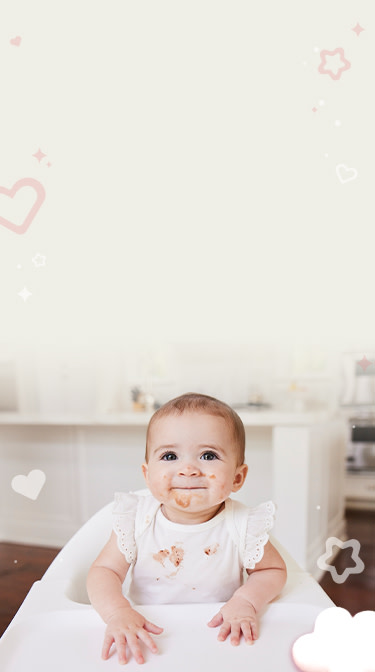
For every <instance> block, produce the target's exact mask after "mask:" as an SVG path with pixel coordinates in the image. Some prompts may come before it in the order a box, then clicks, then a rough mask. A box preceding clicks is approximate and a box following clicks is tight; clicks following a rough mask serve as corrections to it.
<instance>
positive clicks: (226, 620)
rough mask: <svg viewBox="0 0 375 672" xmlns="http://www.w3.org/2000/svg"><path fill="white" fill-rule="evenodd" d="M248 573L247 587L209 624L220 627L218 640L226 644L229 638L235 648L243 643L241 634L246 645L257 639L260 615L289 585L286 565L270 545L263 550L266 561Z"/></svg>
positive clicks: (234, 596)
mask: <svg viewBox="0 0 375 672" xmlns="http://www.w3.org/2000/svg"><path fill="white" fill-rule="evenodd" d="M247 573H248V574H249V578H248V579H247V581H246V583H244V584H243V585H242V586H241V587H240V588H238V589H237V590H236V591H235V593H234V594H233V596H232V597H231V599H230V600H228V602H227V603H226V604H224V606H223V607H222V608H221V609H220V611H219V612H218V613H217V614H216V615H215V616H214V617H213V618H212V619H211V621H210V622H209V623H208V625H209V626H210V627H216V626H218V625H220V626H221V628H220V630H219V634H218V639H219V640H220V641H224V640H225V639H226V638H227V637H228V635H229V634H230V641H231V643H232V644H234V645H235V646H236V645H237V644H239V642H240V636H241V632H242V634H243V636H244V638H245V641H246V643H247V644H252V643H253V641H254V640H255V639H257V638H258V617H257V614H258V612H259V611H260V610H261V609H262V608H263V607H264V606H265V605H266V604H268V602H270V601H271V600H273V598H274V597H276V596H277V595H278V594H279V593H280V592H281V590H282V588H283V586H284V585H285V581H286V566H285V562H284V560H283V559H282V557H281V555H280V553H279V552H278V551H277V550H276V548H275V547H274V546H272V544H271V542H268V543H267V544H266V546H265V547H264V555H263V558H262V559H261V560H260V561H259V562H258V563H257V564H256V565H255V568H254V569H251V570H247Z"/></svg>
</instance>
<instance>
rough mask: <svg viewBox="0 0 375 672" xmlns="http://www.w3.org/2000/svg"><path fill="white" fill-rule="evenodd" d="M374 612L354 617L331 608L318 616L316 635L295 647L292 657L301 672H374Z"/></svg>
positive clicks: (337, 608)
mask: <svg viewBox="0 0 375 672" xmlns="http://www.w3.org/2000/svg"><path fill="white" fill-rule="evenodd" d="M374 639H375V611H360V612H359V613H358V614H356V615H355V616H351V615H350V613H349V612H348V611H347V610H346V609H342V608H341V607H330V608H329V609H324V611H322V612H321V613H320V614H318V616H317V618H316V620H315V627H314V632H312V633H310V634H308V635H302V637H299V638H298V639H297V640H296V641H295V642H294V644H293V648H292V655H293V660H294V662H295V664H296V665H297V667H298V668H299V669H300V670H302V672H375V646H374Z"/></svg>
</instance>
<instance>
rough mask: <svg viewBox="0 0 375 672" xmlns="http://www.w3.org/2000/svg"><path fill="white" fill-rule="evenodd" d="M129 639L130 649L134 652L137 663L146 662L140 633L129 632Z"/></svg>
mask: <svg viewBox="0 0 375 672" xmlns="http://www.w3.org/2000/svg"><path fill="white" fill-rule="evenodd" d="M127 641H128V646H129V649H130V651H131V652H132V654H133V656H134V660H135V661H136V662H137V663H140V664H142V663H144V662H145V659H144V657H143V653H142V651H141V647H140V646H139V639H138V635H136V634H135V633H133V632H132V633H129V634H128V635H127ZM120 662H121V660H120ZM125 662H126V661H125Z"/></svg>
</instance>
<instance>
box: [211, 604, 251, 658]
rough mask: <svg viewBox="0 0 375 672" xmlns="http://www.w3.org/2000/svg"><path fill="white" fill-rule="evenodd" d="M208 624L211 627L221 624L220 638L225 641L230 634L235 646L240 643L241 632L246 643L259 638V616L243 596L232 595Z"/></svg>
mask: <svg viewBox="0 0 375 672" xmlns="http://www.w3.org/2000/svg"><path fill="white" fill-rule="evenodd" d="M207 625H209V626H210V628H216V627H217V626H218V625H221V628H220V630H219V634H218V637H217V638H218V640H219V641H221V642H223V641H224V640H225V639H226V638H227V637H228V635H229V634H230V642H231V644H233V645H234V646H238V644H239V643H240V637H241V632H242V634H243V636H244V638H245V642H246V644H253V643H254V640H255V639H258V617H257V615H256V612H255V609H254V607H253V605H252V604H251V603H250V602H249V601H248V600H246V599H245V598H243V597H237V596H236V597H232V598H231V599H230V600H229V601H228V602H227V603H226V604H224V606H223V607H221V609H220V611H219V612H218V613H217V614H215V616H214V617H213V618H212V619H211V620H210V622H209V623H207Z"/></svg>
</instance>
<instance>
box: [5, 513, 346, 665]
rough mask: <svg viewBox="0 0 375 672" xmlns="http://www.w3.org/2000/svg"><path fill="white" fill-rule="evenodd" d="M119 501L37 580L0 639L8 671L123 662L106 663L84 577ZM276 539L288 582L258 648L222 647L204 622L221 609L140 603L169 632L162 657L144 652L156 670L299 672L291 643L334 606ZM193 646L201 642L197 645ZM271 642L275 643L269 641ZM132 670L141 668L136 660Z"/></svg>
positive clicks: (162, 638) (268, 614) (269, 612)
mask: <svg viewBox="0 0 375 672" xmlns="http://www.w3.org/2000/svg"><path fill="white" fill-rule="evenodd" d="M112 507H113V503H112V502H110V503H109V504H107V505H106V506H104V507H103V508H102V509H100V510H99V511H98V512H97V513H95V514H94V515H93V516H92V517H91V518H90V519H89V520H88V521H87V522H86V523H85V524H84V525H83V526H82V527H81V528H80V529H79V530H78V531H77V532H76V534H75V535H74V536H73V537H72V538H71V539H70V541H68V543H67V544H66V545H65V546H64V548H62V550H61V551H60V553H59V554H58V555H57V556H56V558H55V559H54V561H53V562H52V564H51V565H50V567H49V568H48V569H47V571H46V573H45V574H44V576H43V577H42V579H41V580H40V581H36V582H35V583H34V584H33V586H32V588H31V590H30V592H29V593H28V595H27V597H26V599H25V601H24V603H23V604H22V606H21V607H20V609H19V611H18V612H17V614H16V616H15V617H14V619H13V621H12V622H11V624H10V625H9V627H8V629H7V630H6V632H5V633H4V635H3V637H2V638H1V640H0V669H1V670H2V672H23V671H24V669H25V668H26V666H27V668H28V669H38V672H50V670H51V669H52V667H53V670H54V672H66V670H68V669H71V670H73V671H75V670H78V669H79V670H80V672H85V671H86V670H87V672H88V671H89V670H90V672H96V671H97V670H106V671H107V670H108V671H110V670H112V669H115V668H116V670H118V662H117V657H116V656H115V655H113V656H112V657H111V658H110V659H109V660H108V661H102V660H101V658H100V652H101V645H102V639H103V634H104V629H105V625H104V623H103V622H102V621H101V619H100V617H99V616H98V615H97V613H96V612H95V611H94V609H93V608H92V607H91V605H90V604H89V600H88V596H87V591H86V576H87V572H88V570H89V567H90V566H91V564H92V562H93V561H94V560H95V558H96V557H97V555H98V554H99V552H100V550H101V549H102V547H103V546H104V544H105V543H106V541H107V540H108V539H109V536H110V533H111V529H112V520H111V512H112ZM270 540H271V541H272V543H273V544H274V545H275V546H276V548H277V549H278V550H279V552H280V553H281V555H282V556H283V558H284V560H285V562H286V565H287V570H288V580H287V583H286V585H285V587H284V589H283V591H282V593H281V594H280V595H279V597H278V598H277V599H276V600H274V601H273V602H272V603H271V604H270V605H268V606H267V607H266V608H265V610H264V612H263V614H262V616H261V621H260V637H259V639H258V640H257V641H256V642H255V643H254V645H253V646H251V647H249V646H245V645H240V646H238V647H233V646H231V645H230V643H229V642H228V641H227V642H223V643H219V642H217V639H216V638H217V630H216V629H213V628H208V627H207V626H206V623H207V622H208V621H209V620H210V618H211V617H212V616H213V615H214V614H215V613H216V612H217V611H218V609H219V608H220V606H221V605H220V604H185V605H142V606H141V607H140V611H141V612H142V613H143V614H144V615H145V616H146V618H148V619H149V620H152V621H153V622H155V623H157V624H158V625H161V626H162V627H163V628H164V632H163V634H162V635H158V636H155V641H156V642H157V644H158V648H159V654H158V655H155V654H151V653H149V652H148V651H146V649H144V652H145V658H146V663H147V666H148V668H149V669H150V672H153V671H154V670H161V669H162V670H163V672H169V670H174V671H175V669H176V665H178V667H179V672H184V670H186V672H191V670H192V669H195V670H198V672H199V670H203V669H206V663H205V662H204V661H203V658H202V653H203V652H204V660H205V661H207V660H210V666H211V665H213V666H216V668H217V670H218V671H219V672H220V671H221V670H223V672H224V670H227V669H228V668H230V667H231V666H232V667H233V666H234V665H236V666H237V669H238V670H241V669H243V670H247V669H249V665H250V664H252V665H253V669H256V670H257V672H268V671H269V670H270V669H273V668H274V667H275V662H277V669H278V672H295V670H296V667H295V665H294V663H293V661H292V658H291V653H290V652H291V647H292V644H293V642H294V641H295V640H296V639H297V638H298V637H299V636H300V635H302V634H305V633H307V632H311V631H312V630H313V626H314V622H315V618H316V616H317V615H318V613H319V612H320V611H322V610H323V609H326V608H328V607H332V606H334V604H333V602H332V601H331V600H330V599H329V598H328V596H327V595H326V593H324V591H323V590H322V589H321V587H320V586H319V584H318V583H317V582H316V581H315V580H314V579H313V578H312V577H311V575H309V574H308V573H306V572H304V571H303V570H302V569H301V568H300V567H299V566H298V564H297V563H296V562H295V561H294V559H293V558H292V557H291V556H290V554H289V553H288V552H287V551H286V549H284V548H283V547H282V546H281V544H279V543H278V542H277V540H276V539H274V538H273V537H272V536H270ZM192 641H194V642H195V645H194V646H192ZM271 641H272V646H270V642H271ZM127 669H129V670H131V669H139V668H138V665H137V663H135V661H134V660H133V659H130V661H129V663H128V664H127Z"/></svg>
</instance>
